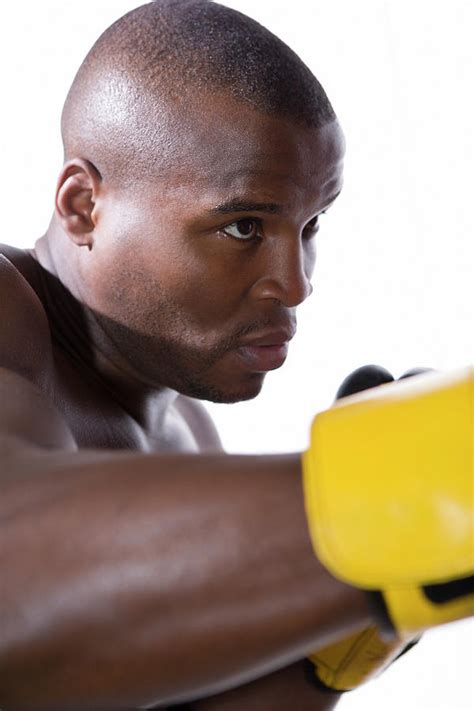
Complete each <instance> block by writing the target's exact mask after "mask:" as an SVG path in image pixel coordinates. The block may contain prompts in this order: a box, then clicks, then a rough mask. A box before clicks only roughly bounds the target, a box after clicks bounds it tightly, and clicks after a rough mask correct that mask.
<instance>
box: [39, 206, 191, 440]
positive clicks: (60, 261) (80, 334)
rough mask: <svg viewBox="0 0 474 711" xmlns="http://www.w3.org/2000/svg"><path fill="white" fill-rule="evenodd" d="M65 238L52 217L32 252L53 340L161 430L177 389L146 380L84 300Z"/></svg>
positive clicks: (141, 419)
mask: <svg viewBox="0 0 474 711" xmlns="http://www.w3.org/2000/svg"><path fill="white" fill-rule="evenodd" d="M66 240H68V238H67V236H66V235H64V233H63V232H62V230H60V228H58V225H57V224H56V223H55V221H54V218H53V221H52V223H51V225H50V227H49V229H48V231H47V232H46V234H45V235H44V237H42V238H41V239H39V240H38V241H37V242H36V244H35V247H34V249H33V250H31V252H30V253H31V256H32V257H33V258H34V259H36V261H37V262H38V263H39V264H40V265H41V267H42V268H43V269H42V275H43V286H44V293H45V304H44V305H45V309H46V311H47V314H48V318H49V321H50V325H51V332H52V335H53V339H54V340H55V342H56V343H57V345H58V346H59V347H61V348H62V350H63V351H65V352H66V353H67V355H68V356H69V358H70V359H71V360H72V361H74V365H75V366H76V367H77V368H79V369H80V370H82V371H84V374H85V375H89V376H92V377H94V378H95V379H96V380H97V381H98V383H99V384H100V385H101V386H102V388H103V389H104V390H105V391H106V392H107V393H108V395H109V396H110V398H111V399H113V400H115V401H116V402H117V403H118V404H119V405H120V407H121V408H122V409H123V410H125V411H126V412H127V413H128V414H129V415H130V416H131V417H132V418H133V419H134V420H135V421H136V422H138V424H140V426H142V427H143V428H144V429H145V431H147V432H152V431H156V428H157V427H159V426H160V423H161V422H162V420H163V419H164V417H165V415H166V412H167V410H168V408H169V407H170V405H172V404H173V402H174V401H175V400H176V398H177V396H178V393H177V392H176V391H175V390H172V389H170V388H167V387H156V386H155V385H152V384H150V383H147V382H145V381H144V380H143V378H141V377H140V374H139V373H137V372H136V371H135V369H134V368H133V365H132V364H130V363H128V362H127V359H126V358H125V357H124V355H123V354H122V352H121V350H120V348H119V347H118V346H117V344H116V343H114V342H113V340H112V339H111V338H110V336H109V335H108V333H107V332H106V331H105V330H104V327H103V325H102V323H101V320H100V318H98V317H97V315H96V314H95V313H94V311H93V310H92V309H90V308H89V307H88V306H87V304H86V303H85V302H84V300H83V299H82V298H81V290H80V285H79V284H77V280H76V278H75V276H74V273H73V272H74V269H71V267H70V265H71V264H74V261H73V259H71V258H68V255H67V254H64V251H63V250H62V249H60V248H59V245H60V244H66V245H67V244H68V243H67V241H66ZM69 256H71V255H69Z"/></svg>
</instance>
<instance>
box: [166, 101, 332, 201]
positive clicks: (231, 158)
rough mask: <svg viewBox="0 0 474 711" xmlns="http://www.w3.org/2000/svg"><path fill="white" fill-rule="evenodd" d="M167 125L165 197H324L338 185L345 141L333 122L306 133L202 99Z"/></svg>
mask: <svg viewBox="0 0 474 711" xmlns="http://www.w3.org/2000/svg"><path fill="white" fill-rule="evenodd" d="M173 123H174V126H175V129H174V141H173V142H174V151H173V152H174V153H175V160H173V161H172V165H170V170H169V171H168V172H167V175H166V176H164V179H165V183H166V187H167V188H168V189H169V190H170V191H172V192H176V191H181V190H188V191H192V192H195V193H199V195H200V196H201V197H202V198H204V197H206V198H207V199H208V200H211V201H212V199H213V195H214V194H215V195H216V197H217V196H219V197H221V196H222V195H230V194H255V192H258V193H259V195H260V197H261V198H262V199H263V198H265V197H268V198H269V197H271V196H270V195H264V194H262V193H265V191H267V192H271V193H272V194H273V197H274V198H276V197H277V196H276V195H275V193H279V192H280V193H282V194H283V193H291V194H292V195H293V196H294V197H295V199H296V197H297V196H298V195H299V196H300V197H304V196H305V195H310V194H311V195H313V196H314V198H317V197H318V196H321V199H324V197H330V193H332V194H335V193H336V192H338V191H339V189H340V187H341V184H342V164H343V157H344V137H343V134H342V131H341V129H340V127H339V124H338V122H337V121H333V122H331V123H329V124H326V125H325V126H323V127H322V128H319V129H315V128H309V127H306V126H301V125H298V124H295V123H292V122H290V121H286V120H282V119H278V118H275V117H273V116H269V115H267V114H262V113H261V112H259V111H256V110H255V109H253V108H252V107H250V106H247V105H246V104H243V103H241V102H236V101H235V100H234V99H232V98H230V97H229V96H228V95H208V96H206V97H201V99H200V100H199V101H198V102H196V103H195V104H194V103H193V108H192V111H189V112H188V113H185V114H181V116H176V118H175V120H174V121H173ZM178 137H179V138H178ZM160 182H161V181H160ZM281 197H282V196H280V198H281Z"/></svg>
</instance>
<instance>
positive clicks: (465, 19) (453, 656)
mask: <svg viewBox="0 0 474 711" xmlns="http://www.w3.org/2000/svg"><path fill="white" fill-rule="evenodd" d="M138 4H140V3H138V2H126V1H125V0H114V1H113V2H112V1H109V2H100V1H97V0H79V2H78V1H75V2H70V1H66V0H62V2H51V1H50V0H43V2H40V3H33V2H23V3H18V4H17V5H14V4H9V5H8V6H7V9H6V10H5V9H4V10H3V11H2V16H1V23H0V60H1V66H2V69H3V71H2V113H1V115H0V126H1V132H0V140H1V156H2V171H1V175H0V180H1V186H0V187H1V196H2V234H1V237H0V240H1V241H4V242H8V243H11V244H15V245H18V246H25V247H27V246H31V245H32V244H33V242H34V240H35V239H36V238H37V237H39V236H40V234H42V233H43V232H44V231H45V229H46V227H47V224H48V222H49V218H50V215H51V212H52V204H53V195H54V186H55V181H56V177H57V174H58V171H59V168H60V165H61V145H60V137H59V116H60V111H61V106H62V102H63V101H64V98H65V95H66V92H67V89H68V87H69V85H70V83H71V81H72V79H73V76H74V73H75V71H76V69H77V67H78V66H79V64H80V62H81V61H82V59H83V57H84V55H85V53H86V52H87V50H88V49H89V47H90V46H91V44H92V43H93V41H94V40H95V39H96V38H97V36H98V34H99V33H100V32H101V31H102V30H103V29H105V27H106V26H107V25H108V24H110V23H111V22H112V21H113V20H115V19H116V18H118V17H119V16H120V15H121V14H123V13H124V12H126V11H127V10H129V9H131V8H133V7H135V6H136V5H138ZM227 4H228V5H230V6H232V7H234V8H236V9H238V10H241V11H243V12H245V13H247V14H249V15H251V16H252V17H254V18H255V19H257V20H259V21H260V22H262V23H263V24H264V25H266V26H267V27H268V28H269V29H271V30H272V31H274V32H275V33H276V34H277V35H279V36H280V37H281V38H282V39H283V40H285V41H286V42H287V43H288V44H290V46H291V47H292V48H293V49H294V50H295V51H296V52H297V53H298V54H300V56H301V57H302V58H303V59H304V61H305V62H306V63H307V64H308V65H309V66H310V67H311V69H312V70H313V71H314V73H315V74H316V75H317V76H318V78H319V79H320V80H321V82H322V83H323V85H324V86H325V88H326V90H327V92H328V94H329V97H330V98H331V100H332V102H333V105H334V107H335V109H336V111H337V113H338V115H339V118H340V120H341V122H342V124H343V127H344V129H345V132H346V137H347V142H348V153H347V168H346V184H345V189H344V192H343V195H342V196H341V197H340V198H339V200H338V202H337V203H336V205H335V206H334V207H333V209H332V210H331V212H330V213H329V214H328V215H326V216H325V221H324V222H323V223H322V229H321V231H320V234H319V236H318V266H317V270H316V275H315V291H314V294H313V296H312V298H311V299H310V300H309V302H308V303H307V304H306V305H304V306H303V307H302V308H301V314H300V319H299V324H300V328H299V334H298V336H297V337H296V339H295V340H294V341H293V344H292V350H291V353H290V356H289V358H288V361H287V363H286V364H285V366H284V367H283V368H282V369H281V371H277V372H275V373H272V374H270V375H269V376H268V378H267V384H266V387H265V389H264V391H263V393H262V395H261V396H260V397H259V398H258V399H257V400H255V401H254V402H251V403H244V404H239V405H234V406H222V405H219V406H216V405H210V406H209V409H210V410H211V412H212V414H213V416H214V418H215V420H216V422H217V425H218V427H219V429H220V431H221V435H222V438H223V440H224V444H225V445H226V447H227V449H228V450H229V451H234V452H282V451H293V450H301V449H303V448H304V447H305V445H306V442H307V433H308V426H309V423H310V420H311V417H312V415H313V414H314V413H315V412H316V411H317V410H319V409H322V408H325V407H328V406H329V405H330V403H331V401H332V398H333V396H334V393H335V391H336V389H337V387H338V385H339V383H340V382H341V380H342V379H343V378H344V377H345V376H346V375H347V374H348V373H349V372H350V371H351V370H352V369H354V368H355V367H358V366H360V365H363V364H366V363H380V364H381V365H384V366H385V367H387V368H389V369H391V370H392V371H393V373H394V374H395V375H396V376H398V375H400V374H401V373H402V372H403V371H404V370H406V369H408V368H411V367H413V366H431V367H434V368H440V369H450V368H455V367H457V366H460V365H464V364H467V363H469V362H474V329H473V324H472V308H473V300H474V287H473V280H472V268H473V264H474V246H473V238H472V229H471V213H472V190H473V181H472V175H471V171H472V166H473V162H474V161H473V159H474V155H473V153H474V140H473V126H474V116H473V111H472V102H471V99H472V84H473V63H474V62H473V49H472V45H473V40H472V35H473V29H474V6H473V4H472V2H470V1H468V0H466V1H462V0H450V1H449V2H448V0H444V1H443V2H441V1H440V0H431V1H428V0H411V2H409V1H408V0H385V1H384V0H378V1H376V0H358V1H357V2H354V1H353V0H330V1H329V0H313V1H312V2H306V1H305V0H292V1H291V2H288V1H286V2H282V1H281V0H254V1H253V2H250V0H234V1H232V0H229V1H228V2H227ZM265 515H270V512H265ZM473 668H474V649H473V629H472V626H471V625H470V624H468V623H466V622H462V623H457V624H454V625H451V626H449V627H446V628H443V629H439V630H436V631H432V632H431V633H428V634H426V635H425V638H424V639H423V640H422V642H421V643H420V645H419V646H418V648H417V649H415V650H414V651H412V652H411V653H410V654H409V655H407V656H406V657H405V658H404V659H402V660H400V661H399V662H397V664H396V665H394V666H393V667H392V668H391V669H390V670H389V671H388V672H387V673H386V675H385V676H384V677H382V678H381V679H379V680H377V681H375V682H372V683H371V684H369V685H367V686H366V687H365V688H363V689H361V690H358V691H357V692H353V693H352V694H349V695H346V697H344V699H343V701H342V702H341V703H340V706H339V707H338V708H341V709H342V710H343V711H375V710H376V709H377V711H382V710H383V711H392V710H393V711H395V710H397V711H398V710H399V709H401V708H403V709H405V710H406V711H467V710H468V709H469V710H470V711H472V709H473V708H474V691H473V682H472V674H473ZM262 711H264V710H262Z"/></svg>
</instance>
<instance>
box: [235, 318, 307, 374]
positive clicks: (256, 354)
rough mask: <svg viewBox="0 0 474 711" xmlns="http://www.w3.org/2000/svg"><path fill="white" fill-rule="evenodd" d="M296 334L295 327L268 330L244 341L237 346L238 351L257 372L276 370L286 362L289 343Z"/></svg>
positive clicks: (247, 364) (245, 361)
mask: <svg viewBox="0 0 474 711" xmlns="http://www.w3.org/2000/svg"><path fill="white" fill-rule="evenodd" d="M294 335H295V329H293V328H284V329H279V330H277V331H267V332H266V333H262V334H260V335H259V336H254V337H253V338H252V339H251V340H250V339H249V340H248V341H246V342H245V343H243V344H242V345H241V346H239V347H238V348H237V353H238V355H239V357H240V359H241V361H243V363H244V364H245V365H246V366H247V367H248V368H251V369H252V370H253V371H255V372H260V373H264V372H266V371H268V370H275V368H280V366H282V365H283V363H284V362H285V360H286V357H287V355H288V344H289V341H291V339H292V338H293V336H294Z"/></svg>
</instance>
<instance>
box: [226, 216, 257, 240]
mask: <svg viewBox="0 0 474 711" xmlns="http://www.w3.org/2000/svg"><path fill="white" fill-rule="evenodd" d="M260 226H261V225H260V222H259V220H255V219H250V218H248V217H247V218H245V219H243V220H237V222H232V223H231V224H230V225H227V226H226V227H224V228H223V229H222V232H223V233H224V234H226V235H228V236H229V237H235V239H240V240H242V241H244V242H245V241H250V240H252V239H255V237H257V236H258V229H259V227H260Z"/></svg>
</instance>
